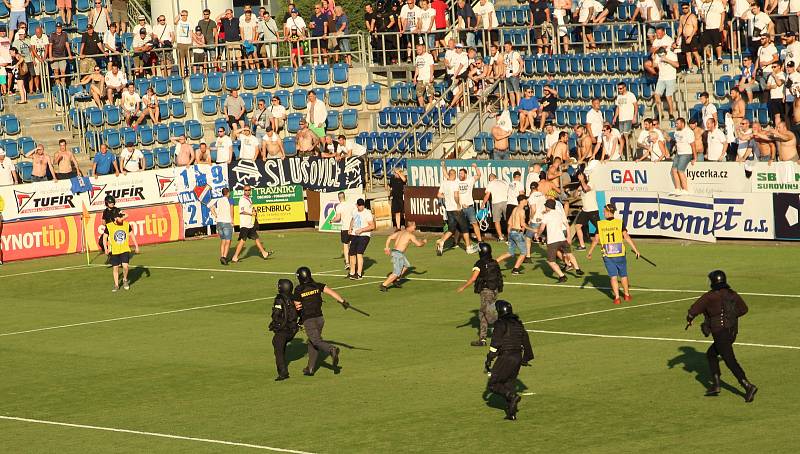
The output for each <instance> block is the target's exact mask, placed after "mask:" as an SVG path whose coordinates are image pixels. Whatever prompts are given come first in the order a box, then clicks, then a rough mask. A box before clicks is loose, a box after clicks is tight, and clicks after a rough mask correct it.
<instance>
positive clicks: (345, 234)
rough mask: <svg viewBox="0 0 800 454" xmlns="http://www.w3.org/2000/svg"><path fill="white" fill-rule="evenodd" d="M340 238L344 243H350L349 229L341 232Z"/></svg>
mask: <svg viewBox="0 0 800 454" xmlns="http://www.w3.org/2000/svg"><path fill="white" fill-rule="evenodd" d="M339 238H341V240H342V244H350V233H349V232H348V231H347V230H342V231H341V232H339Z"/></svg>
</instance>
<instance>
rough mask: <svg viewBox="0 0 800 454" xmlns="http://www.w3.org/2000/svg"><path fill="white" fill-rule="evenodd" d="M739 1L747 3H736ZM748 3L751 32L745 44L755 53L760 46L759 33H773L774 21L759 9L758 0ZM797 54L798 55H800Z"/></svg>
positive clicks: (751, 52)
mask: <svg viewBox="0 0 800 454" xmlns="http://www.w3.org/2000/svg"><path fill="white" fill-rule="evenodd" d="M739 2H744V3H747V2H745V1H744V0H737V2H736V3H739ZM749 5H750V21H751V24H752V34H751V35H750V42H749V43H748V44H747V47H748V48H749V49H750V54H751V55H756V53H757V52H758V48H759V46H761V35H762V34H767V35H772V34H774V33H775V23H774V22H773V21H772V18H770V17H769V14H767V13H765V12H764V11H763V10H762V9H761V5H760V4H759V3H758V2H752V3H750V4H749ZM795 55H797V54H795ZM798 56H799V57H800V55H798ZM753 60H755V57H753Z"/></svg>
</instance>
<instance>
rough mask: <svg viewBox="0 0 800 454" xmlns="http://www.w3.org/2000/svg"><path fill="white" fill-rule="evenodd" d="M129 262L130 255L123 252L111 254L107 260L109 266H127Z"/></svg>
mask: <svg viewBox="0 0 800 454" xmlns="http://www.w3.org/2000/svg"><path fill="white" fill-rule="evenodd" d="M130 261H131V253H130V252H123V253H122V254H111V257H110V258H109V259H108V262H109V263H110V264H111V266H120V265H122V264H123V263H125V264H127V263H128V262H130Z"/></svg>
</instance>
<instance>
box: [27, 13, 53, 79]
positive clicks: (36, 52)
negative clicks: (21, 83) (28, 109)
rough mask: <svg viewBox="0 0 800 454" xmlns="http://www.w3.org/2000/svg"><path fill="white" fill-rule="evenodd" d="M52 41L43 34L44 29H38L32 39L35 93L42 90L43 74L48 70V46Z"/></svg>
mask: <svg viewBox="0 0 800 454" xmlns="http://www.w3.org/2000/svg"><path fill="white" fill-rule="evenodd" d="M49 44H50V40H49V39H48V38H47V35H45V34H44V33H42V27H36V32H35V33H34V35H33V36H31V38H30V48H31V54H32V57H33V63H34V65H33V91H37V92H38V91H39V90H41V82H42V78H41V76H42V74H43V73H46V70H47V61H46V60H47V46H48V45H49Z"/></svg>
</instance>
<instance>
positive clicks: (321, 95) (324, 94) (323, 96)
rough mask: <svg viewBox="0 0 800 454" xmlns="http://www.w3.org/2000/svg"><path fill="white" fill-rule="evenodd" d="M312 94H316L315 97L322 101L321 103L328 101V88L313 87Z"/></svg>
mask: <svg viewBox="0 0 800 454" xmlns="http://www.w3.org/2000/svg"><path fill="white" fill-rule="evenodd" d="M314 94H316V95H317V99H319V100H320V101H322V102H323V103H325V102H328V90H327V89H325V88H321V87H317V88H315V89H314Z"/></svg>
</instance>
